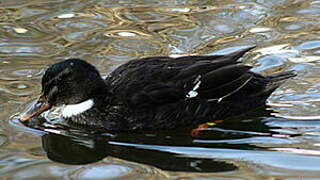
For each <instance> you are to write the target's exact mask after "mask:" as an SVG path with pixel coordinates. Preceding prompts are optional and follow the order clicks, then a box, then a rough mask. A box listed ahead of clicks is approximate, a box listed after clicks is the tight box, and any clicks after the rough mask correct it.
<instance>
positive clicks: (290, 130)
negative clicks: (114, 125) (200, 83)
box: [0, 0, 320, 180]
mask: <svg viewBox="0 0 320 180" xmlns="http://www.w3.org/2000/svg"><path fill="white" fill-rule="evenodd" d="M0 13H1V16H0V39H1V41H0V64H1V65H0V92H1V93H0V104H1V105H0V119H1V121H0V178H1V179H15V180H18V179H32V180H34V179H94V180H97V179H179V180H182V179H183V180H185V179H193V180H200V179H201V180H204V179H205V180H209V179H219V180H220V179H221V180H222V179H223V180H227V179H228V180H229V179H239V180H240V179H241V180H244V179H246V180H247V179H283V180H296V179H320V173H319V172H320V171H319V170H320V166H319V164H320V133H319V132H320V116H319V110H320V107H319V105H320V103H319V102H320V92H319V87H320V80H319V77H318V74H319V72H320V66H319V63H318V60H320V38H319V24H320V1H317V0H294V1H293V0H268V1H264V0H256V1H251V0H248V1H232V0H228V1H226V0H224V1H210V0H201V1H197V0H193V1H191V0H190V1H186V0H178V1H174V2H172V1H165V0H164V1H153V0H144V1H134V0H130V1H94V0H91V1H81V0H71V1H66V0H60V1H49V0H47V1H44V0H28V1H26V0H21V1H8V0H2V1H0ZM248 45H257V48H256V49H255V50H253V51H252V52H250V53H248V54H247V55H246V56H245V57H244V58H243V63H244V64H250V65H252V66H254V69H253V70H254V71H257V72H261V73H263V74H270V73H273V72H277V71H284V70H295V71H297V73H298V76H297V77H296V78H294V79H292V80H289V81H287V82H286V83H285V84H284V85H283V86H281V87H280V88H279V89H278V90H277V91H276V92H275V93H274V94H273V95H272V97H270V98H269V100H268V104H269V105H270V108H268V110H260V111H259V112H255V114H251V115H246V116H241V117H235V118H233V119H231V120H230V121H228V122H223V123H217V124H216V125H213V126H211V127H210V128H209V129H207V130H206V131H202V132H201V134H200V135H198V136H191V130H192V128H194V127H180V128H178V129H176V130H170V131H153V132H136V133H113V134H107V133H106V134H103V135H95V134H85V133H83V132H78V131H75V130H72V131H70V130H65V129H63V128H57V127H54V126H52V125H51V126H50V123H47V124H46V125H45V126H39V127H38V126H35V127H37V129H35V128H27V127H24V126H22V125H21V124H19V123H18V122H17V121H16V119H15V118H14V117H15V116H14V115H15V114H16V113H20V112H23V111H24V110H25V109H26V108H27V107H28V106H29V105H30V103H32V102H33V101H34V99H35V98H36V97H37V96H38V95H39V93H40V83H39V82H40V79H41V77H42V75H43V72H44V70H45V68H46V67H48V66H49V65H50V64H52V63H55V62H59V61H61V60H63V59H66V58H68V57H79V58H83V59H86V60H88V61H90V62H91V63H92V64H94V65H96V66H97V68H98V69H99V70H100V71H101V72H102V75H107V74H108V73H109V72H110V71H112V70H114V69H115V68H116V67H118V66H119V65H120V64H122V63H125V62H126V61H128V60H130V59H134V58H138V57H147V56H159V55H161V56H163V55H170V56H180V55H205V54H218V53H220V54H221V53H228V52H232V51H234V50H236V49H240V48H242V47H243V46H248Z"/></svg>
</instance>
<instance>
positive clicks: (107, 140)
mask: <svg viewBox="0 0 320 180" xmlns="http://www.w3.org/2000/svg"><path fill="white" fill-rule="evenodd" d="M230 122H232V120H231V121H230ZM234 122H235V123H229V124H220V125H217V127H215V128H216V129H215V130H211V131H206V132H204V133H203V136H202V137H199V138H197V139H195V138H193V137H191V136H190V134H189V133H187V132H189V130H190V129H191V127H190V128H189V129H186V128H183V129H179V128H178V129H176V130H172V131H161V132H159V131H158V132H154V131H148V132H147V131H145V132H140V133H117V134H99V135H98V134H91V135H84V134H83V133H81V132H80V133H76V134H72V133H65V135H61V134H55V133H47V134H46V135H44V136H42V144H43V149H44V150H45V151H46V153H47V156H48V158H49V159H51V160H53V161H56V162H60V163H64V164H88V163H93V162H97V161H100V160H102V159H104V158H105V157H116V158H119V159H123V160H128V161H133V162H137V163H143V164H147V165H152V166H155V167H158V168H160V169H162V170H169V171H185V172H223V171H234V170H236V169H238V167H237V166H236V165H235V164H232V163H230V162H228V161H223V160H221V159H219V160H216V159H214V158H212V159H210V158H203V157H201V156H199V157H195V156H192V157H191V156H189V157H188V153H186V154H184V155H181V154H176V153H175V152H174V151H175V150H178V149H179V150H182V151H183V150H186V152H187V150H190V149H192V151H197V148H201V149H203V148H207V149H208V150H209V151H208V153H209V152H210V153H214V151H215V149H217V150H221V149H239V150H252V149H254V150H257V149H263V147H258V146H255V145H252V144H249V143H238V144H235V143H228V139H231V140H235V139H245V138H250V137H254V136H259V135H257V134H259V133H260V134H261V135H260V136H268V135H270V134H271V133H274V132H272V131H270V129H269V128H270V127H268V126H266V125H265V123H264V122H263V121H261V119H251V120H250V122H249V123H246V122H242V121H240V123H239V119H237V121H235V120H234ZM248 124H250V125H252V126H248ZM253 128H254V131H255V132H256V133H251V132H250V130H253ZM231 129H232V132H231V133H230V131H231ZM239 132H240V133H239ZM221 140H222V141H221ZM219 141H220V142H219ZM66 147H68V148H66ZM168 149H170V150H172V151H168ZM210 153H209V154H206V156H207V157H208V156H210ZM213 157H214V156H213Z"/></svg>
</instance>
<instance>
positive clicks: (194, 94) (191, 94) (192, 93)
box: [187, 75, 201, 98]
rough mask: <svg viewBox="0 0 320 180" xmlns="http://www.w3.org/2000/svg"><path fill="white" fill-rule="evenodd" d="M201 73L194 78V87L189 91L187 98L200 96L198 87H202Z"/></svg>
mask: <svg viewBox="0 0 320 180" xmlns="http://www.w3.org/2000/svg"><path fill="white" fill-rule="evenodd" d="M200 78H201V75H199V76H198V77H197V78H196V79H195V80H194V83H195V85H194V87H193V88H192V90H191V91H189V92H188V94H187V98H194V97H197V96H198V92H197V89H198V88H199V87H200V84H201V81H200Z"/></svg>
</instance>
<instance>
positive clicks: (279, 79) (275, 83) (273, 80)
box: [266, 71, 297, 95]
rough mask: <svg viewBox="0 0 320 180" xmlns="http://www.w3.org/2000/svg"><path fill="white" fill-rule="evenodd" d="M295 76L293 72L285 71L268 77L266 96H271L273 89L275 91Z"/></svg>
mask: <svg viewBox="0 0 320 180" xmlns="http://www.w3.org/2000/svg"><path fill="white" fill-rule="evenodd" d="M296 75H297V74H296V72H295V71H285V72H279V73H275V74H271V75H268V76H267V78H268V80H269V83H268V84H267V86H266V92H268V93H267V94H269V95H270V94H271V93H272V92H273V91H274V90H275V89H277V88H278V87H279V86H280V85H281V84H282V83H283V82H284V81H285V80H287V79H289V78H292V77H295V76H296Z"/></svg>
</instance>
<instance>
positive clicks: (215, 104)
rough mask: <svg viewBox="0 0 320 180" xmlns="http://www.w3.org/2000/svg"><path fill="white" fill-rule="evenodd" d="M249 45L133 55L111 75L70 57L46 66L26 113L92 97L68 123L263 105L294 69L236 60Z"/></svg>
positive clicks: (155, 119)
mask: <svg viewBox="0 0 320 180" xmlns="http://www.w3.org/2000/svg"><path fill="white" fill-rule="evenodd" d="M250 49H252V47H250V48H246V49H243V50H240V51H237V52H234V53H231V54H227V55H214V56H185V57H179V58H170V57H150V58H143V59H137V60H132V61H129V62H128V63H126V64H123V65H121V66H120V67H118V68H117V69H116V70H115V71H113V72H112V73H111V74H109V76H108V77H107V78H106V79H105V80H103V79H102V78H101V77H100V75H99V73H98V71H97V70H96V69H95V68H94V67H93V66H92V65H90V64H89V63H87V62H85V61H83V60H80V59H68V60H65V61H62V62H59V63H56V64H54V65H52V66H51V67H50V68H49V69H48V70H47V71H46V73H45V75H44V76H43V79H42V96H41V98H40V100H39V103H37V104H38V105H37V107H38V108H37V109H36V110H35V109H34V108H32V110H30V111H29V113H27V114H26V116H25V117H23V118H22V121H26V120H28V119H30V118H31V117H33V116H37V115H39V114H41V113H42V112H43V111H46V110H48V109H49V108H51V107H52V106H58V105H63V104H64V105H70V104H78V103H81V102H85V101H86V102H89V101H87V100H90V99H91V100H93V101H92V102H93V104H92V106H89V107H90V108H89V109H87V110H85V111H84V112H82V113H81V114H76V115H73V116H70V117H67V118H66V119H67V121H68V122H69V123H71V124H77V125H83V126H84V127H93V128H97V129H105V130H136V129H167V128H174V127H177V126H179V125H182V126H185V125H188V124H198V123H203V122H208V121H212V120H216V119H224V118H226V117H229V116H233V115H238V114H241V113H245V112H247V111H249V110H252V109H255V108H258V107H261V106H263V105H264V104H265V101H266V99H267V98H268V97H269V95H270V94H271V93H272V92H273V91H274V90H275V89H276V88H277V87H278V86H279V85H280V84H281V83H280V82H281V81H282V80H285V79H287V78H290V77H293V76H294V73H293V72H282V73H278V74H274V75H270V76H262V75H259V74H256V73H253V72H251V71H250V68H251V67H250V66H246V65H241V64H239V62H238V61H237V60H238V59H239V58H240V57H241V56H243V55H244V54H245V53H246V52H247V51H249V50H250ZM39 104H40V105H39ZM87 104H89V105H91V104H90V102H89V103H87ZM39 107H40V110H39ZM41 107H42V109H41Z"/></svg>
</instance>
